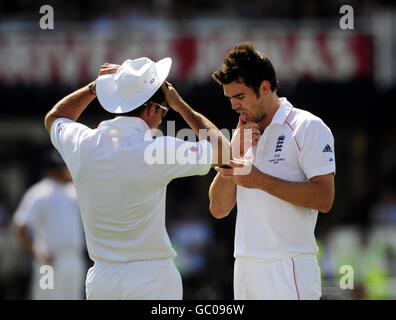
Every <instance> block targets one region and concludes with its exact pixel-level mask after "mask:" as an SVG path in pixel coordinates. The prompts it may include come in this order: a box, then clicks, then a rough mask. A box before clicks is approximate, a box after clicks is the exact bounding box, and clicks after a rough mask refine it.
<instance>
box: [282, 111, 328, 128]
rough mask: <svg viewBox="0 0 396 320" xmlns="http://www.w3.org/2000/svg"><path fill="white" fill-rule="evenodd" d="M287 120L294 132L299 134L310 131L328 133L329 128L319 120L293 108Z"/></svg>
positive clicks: (311, 114)
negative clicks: (324, 131)
mask: <svg viewBox="0 0 396 320" xmlns="http://www.w3.org/2000/svg"><path fill="white" fill-rule="evenodd" d="M287 120H288V121H289V123H290V125H291V126H293V128H294V129H295V130H296V133H297V132H298V133H300V134H301V133H304V132H305V131H312V130H313V131H316V130H326V131H330V129H329V127H328V126H327V125H326V124H325V122H324V121H323V120H322V119H321V118H319V117H318V116H316V115H314V114H313V113H311V112H309V111H307V110H304V109H300V108H295V107H294V108H293V110H292V111H291V113H290V115H289V117H288V119H287Z"/></svg>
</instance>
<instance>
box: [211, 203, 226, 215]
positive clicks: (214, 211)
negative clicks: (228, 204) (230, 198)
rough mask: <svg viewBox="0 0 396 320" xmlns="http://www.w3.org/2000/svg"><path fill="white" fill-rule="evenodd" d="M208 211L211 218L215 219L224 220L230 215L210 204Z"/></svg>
mask: <svg viewBox="0 0 396 320" xmlns="http://www.w3.org/2000/svg"><path fill="white" fill-rule="evenodd" d="M209 211H210V213H211V214H212V216H213V217H214V218H216V219H222V218H225V217H226V216H228V214H229V213H230V212H229V211H228V210H224V209H222V208H220V207H217V206H215V205H213V204H212V203H211V204H210V205H209Z"/></svg>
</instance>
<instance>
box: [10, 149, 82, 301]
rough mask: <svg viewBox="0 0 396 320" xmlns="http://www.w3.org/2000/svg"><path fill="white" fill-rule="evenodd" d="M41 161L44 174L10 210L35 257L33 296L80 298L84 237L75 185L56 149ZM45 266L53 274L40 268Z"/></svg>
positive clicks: (51, 298) (24, 243) (39, 297)
mask: <svg viewBox="0 0 396 320" xmlns="http://www.w3.org/2000/svg"><path fill="white" fill-rule="evenodd" d="M44 162H45V163H44V167H45V175H44V178H43V179H42V180H40V181H39V182H37V183H36V184H34V185H33V186H31V187H30V188H29V189H28V190H27V191H26V193H25V194H24V196H23V198H22V201H21V203H20V204H19V207H18V208H17V211H16V212H15V214H14V224H15V225H16V229H17V232H18V234H19V236H20V239H21V240H22V243H23V245H24V247H25V248H26V249H27V250H28V251H29V252H31V253H32V255H33V256H34V258H35V259H34V262H33V275H32V283H31V299H33V300H53V299H55V300H60V299H62V300H69V299H70V300H79V299H83V295H84V278H85V272H86V266H85V257H84V250H85V240H84V232H83V227H82V221H81V217H80V210H79V207H78V204H77V200H76V193H75V189H74V186H73V184H72V183H71V181H72V180H71V176H70V173H69V171H68V169H67V167H66V165H65V163H64V162H63V160H62V158H61V156H60V155H59V153H58V152H57V151H56V150H53V151H51V152H48V153H47V154H45V157H44ZM43 265H50V266H51V267H52V268H53V273H51V274H50V273H43V270H44V269H42V270H41V273H40V268H41V267H42V266H43ZM45 270H48V269H45ZM52 274H53V279H49V278H48V279H46V280H48V283H47V284H48V287H46V286H43V281H41V282H40V280H41V279H42V278H43V277H51V276H52ZM40 283H41V286H40ZM52 283H53V286H52V285H51V284H52Z"/></svg>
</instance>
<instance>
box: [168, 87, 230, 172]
mask: <svg viewBox="0 0 396 320" xmlns="http://www.w3.org/2000/svg"><path fill="white" fill-rule="evenodd" d="M162 90H163V91H164V93H165V98H166V101H167V103H168V104H169V106H170V107H171V108H172V109H173V110H175V111H176V112H178V113H180V115H181V116H182V117H183V119H184V120H185V121H186V122H187V124H188V125H189V126H190V127H191V129H193V130H194V132H195V134H196V135H197V136H198V137H199V139H200V140H203V139H207V140H209V141H210V143H211V144H212V147H213V152H214V156H213V158H214V159H215V161H214V163H213V164H212V167H214V166H222V165H224V164H228V163H229V161H230V158H231V148H230V142H229V141H228V139H227V138H226V137H225V136H224V135H223V134H222V133H221V131H220V130H219V129H218V128H217V127H216V126H215V125H214V124H213V123H212V122H211V121H210V120H209V119H207V118H206V117H205V116H204V115H202V114H201V113H199V112H197V111H195V110H194V109H193V108H191V107H190V106H189V105H188V104H187V103H186V102H185V101H184V100H183V99H182V98H181V97H180V96H179V94H178V93H177V91H176V90H175V88H174V87H173V86H172V85H171V84H170V83H169V82H167V81H165V82H164V84H163V85H162Z"/></svg>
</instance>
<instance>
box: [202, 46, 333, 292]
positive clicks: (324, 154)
mask: <svg viewBox="0 0 396 320" xmlns="http://www.w3.org/2000/svg"><path fill="white" fill-rule="evenodd" d="M212 77H213V78H214V79H215V80H216V81H217V82H218V83H220V84H222V85H223V89H224V95H225V96H226V97H227V98H228V99H229V100H230V101H231V106H232V109H233V110H235V111H236V112H238V113H239V114H240V121H239V124H238V126H239V130H237V131H236V132H235V134H234V136H233V139H232V141H231V145H232V147H233V149H234V146H235V145H238V144H241V154H240V155H239V157H238V159H234V160H233V161H232V162H231V164H230V166H229V167H219V168H216V170H217V171H218V174H217V175H216V177H215V179H214V180H213V182H212V184H211V187H210V190H209V197H210V211H211V213H212V215H213V216H215V217H217V218H223V217H225V216H227V215H228V214H229V212H230V211H231V210H232V208H233V207H234V205H235V203H237V220H236V229H235V252H234V256H235V258H236V259H235V266H234V296H235V298H236V299H319V298H320V296H321V284H320V269H319V265H318V262H317V260H316V256H315V255H316V253H317V252H318V247H317V245H316V240H315V235H314V229H315V225H316V220H317V216H318V211H320V212H323V213H326V212H328V211H330V209H331V207H332V204H333V200H334V174H335V157H334V139H333V136H332V133H331V131H330V129H329V128H328V127H327V126H326V125H325V124H324V122H323V121H322V120H321V119H319V118H318V117H316V116H314V115H313V114H311V113H309V112H307V111H304V110H301V109H298V108H295V107H294V106H293V105H292V104H291V102H289V101H288V100H287V99H286V98H279V97H278V96H277V90H278V82H277V80H276V74H275V70H274V68H273V66H272V63H271V62H270V60H269V59H268V58H267V57H265V56H264V55H263V54H261V53H260V52H258V51H257V50H255V48H254V46H253V44H251V43H243V44H239V45H237V46H235V47H234V48H233V50H232V51H230V52H229V53H228V54H227V55H226V56H225V58H224V66H223V68H222V69H221V70H218V71H217V72H215V73H214V74H213V75H212ZM244 129H251V130H252V135H251V137H252V138H251V139H252V140H251V142H252V144H253V147H252V148H249V149H248V150H244V149H243V142H244V139H247V138H246V137H247V136H246V135H244V132H245V131H244ZM238 172H239V173H245V174H239V173H238Z"/></svg>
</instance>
